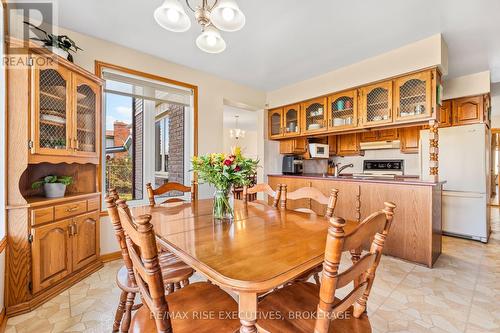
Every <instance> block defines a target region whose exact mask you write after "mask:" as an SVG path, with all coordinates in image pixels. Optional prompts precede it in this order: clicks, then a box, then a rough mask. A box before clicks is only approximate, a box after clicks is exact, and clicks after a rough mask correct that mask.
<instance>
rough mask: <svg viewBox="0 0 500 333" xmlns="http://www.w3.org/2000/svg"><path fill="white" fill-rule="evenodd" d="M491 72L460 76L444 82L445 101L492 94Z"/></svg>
mask: <svg viewBox="0 0 500 333" xmlns="http://www.w3.org/2000/svg"><path fill="white" fill-rule="evenodd" d="M490 85H491V84H490V71H484V72H479V73H474V74H470V75H464V76H460V77H457V78H454V79H451V80H446V81H444V82H443V86H444V90H443V99H452V98H458V97H465V96H473V95H480V94H485V93H488V92H490V89H491V88H490Z"/></svg>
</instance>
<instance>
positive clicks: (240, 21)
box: [210, 0, 245, 32]
mask: <svg viewBox="0 0 500 333" xmlns="http://www.w3.org/2000/svg"><path fill="white" fill-rule="evenodd" d="M210 20H211V21H212V23H213V24H214V25H215V26H216V27H217V28H218V29H220V30H222V31H229V32H231V31H238V30H240V29H241V28H243V26H244V25H245V15H244V14H243V12H242V11H241V10H240V7H238V4H237V3H236V2H235V1H234V0H219V2H218V3H217V5H216V6H215V8H214V9H212V13H211V14H210Z"/></svg>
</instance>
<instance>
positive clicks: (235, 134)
mask: <svg viewBox="0 0 500 333" xmlns="http://www.w3.org/2000/svg"><path fill="white" fill-rule="evenodd" d="M239 117H240V116H238V115H236V116H234V118H236V121H235V122H236V126H235V127H236V128H234V129H230V130H229V136H230V137H231V139H236V140H238V139H242V138H244V137H245V131H244V130H242V129H241V128H239V126H238V118H239Z"/></svg>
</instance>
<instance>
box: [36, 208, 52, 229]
mask: <svg viewBox="0 0 500 333" xmlns="http://www.w3.org/2000/svg"><path fill="white" fill-rule="evenodd" d="M53 220H54V207H52V206H51V207H44V208H38V209H33V210H32V211H31V225H33V226H34V225H39V224H42V223H46V222H50V221H53Z"/></svg>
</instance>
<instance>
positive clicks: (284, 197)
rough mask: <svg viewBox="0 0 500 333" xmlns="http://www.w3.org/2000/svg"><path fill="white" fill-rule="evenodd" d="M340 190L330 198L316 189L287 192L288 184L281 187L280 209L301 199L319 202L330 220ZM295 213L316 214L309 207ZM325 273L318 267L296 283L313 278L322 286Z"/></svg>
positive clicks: (331, 192)
mask: <svg viewBox="0 0 500 333" xmlns="http://www.w3.org/2000/svg"><path fill="white" fill-rule="evenodd" d="M338 194H339V190H337V189H335V188H333V189H332V190H331V191H330V196H326V195H324V194H323V193H322V192H321V191H320V190H318V189H317V188H314V187H301V188H299V189H297V190H295V191H293V192H288V191H287V186H286V184H283V185H281V199H280V208H281V209H286V208H287V201H288V200H300V199H308V200H312V201H315V202H317V203H318V204H320V205H323V206H325V207H326V211H325V217H326V218H330V217H332V216H333V212H334V211H335V207H336V205H337V199H338ZM293 210H295V211H300V212H305V213H316V212H314V211H313V210H312V209H310V208H307V207H301V208H295V209H293ZM322 271H323V265H318V266H316V267H314V268H313V269H311V270H310V271H308V272H306V273H304V274H302V275H301V276H299V277H297V278H296V279H295V280H294V281H295V282H300V281H303V282H306V281H307V280H309V278H310V277H311V276H312V277H313V278H314V281H315V282H316V284H317V285H319V284H320V278H319V273H321V272H322Z"/></svg>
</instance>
